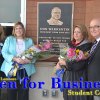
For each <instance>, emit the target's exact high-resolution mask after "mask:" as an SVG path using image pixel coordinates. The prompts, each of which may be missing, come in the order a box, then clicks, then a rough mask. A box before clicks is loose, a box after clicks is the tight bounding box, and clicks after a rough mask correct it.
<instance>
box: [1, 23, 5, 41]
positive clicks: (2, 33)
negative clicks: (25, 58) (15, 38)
mask: <svg viewBox="0 0 100 100" xmlns="http://www.w3.org/2000/svg"><path fill="white" fill-rule="evenodd" d="M4 39H5V32H4V29H3V27H2V26H1V24H0V41H4Z"/></svg>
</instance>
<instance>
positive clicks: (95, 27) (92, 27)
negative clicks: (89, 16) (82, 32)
mask: <svg viewBox="0 0 100 100" xmlns="http://www.w3.org/2000/svg"><path fill="white" fill-rule="evenodd" d="M99 27H100V26H99V25H94V26H90V27H89V29H90V30H91V29H98V28H99Z"/></svg>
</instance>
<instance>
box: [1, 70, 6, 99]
mask: <svg viewBox="0 0 100 100" xmlns="http://www.w3.org/2000/svg"><path fill="white" fill-rule="evenodd" d="M5 77H6V75H5V74H4V72H2V71H0V82H2V81H1V78H5ZM5 91H6V90H4V89H1V88H0V100H6V97H7V96H5V97H3V92H5ZM5 94H6V93H5ZM4 98H5V99H4Z"/></svg>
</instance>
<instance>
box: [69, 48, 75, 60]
mask: <svg viewBox="0 0 100 100" xmlns="http://www.w3.org/2000/svg"><path fill="white" fill-rule="evenodd" d="M75 55H76V54H75V49H74V48H69V49H68V50H67V57H68V58H69V59H71V58H73V57H74V56H75Z"/></svg>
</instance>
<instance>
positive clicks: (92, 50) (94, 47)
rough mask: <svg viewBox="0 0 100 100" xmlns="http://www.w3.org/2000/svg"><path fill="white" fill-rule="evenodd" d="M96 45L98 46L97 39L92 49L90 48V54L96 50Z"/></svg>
mask: <svg viewBox="0 0 100 100" xmlns="http://www.w3.org/2000/svg"><path fill="white" fill-rule="evenodd" d="M96 46H97V41H95V42H94V43H93V46H92V48H91V50H90V55H91V54H92V53H93V52H94V50H95V49H96Z"/></svg>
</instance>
